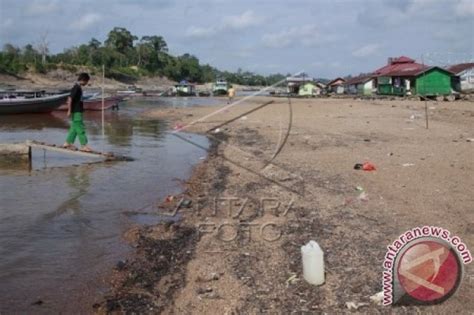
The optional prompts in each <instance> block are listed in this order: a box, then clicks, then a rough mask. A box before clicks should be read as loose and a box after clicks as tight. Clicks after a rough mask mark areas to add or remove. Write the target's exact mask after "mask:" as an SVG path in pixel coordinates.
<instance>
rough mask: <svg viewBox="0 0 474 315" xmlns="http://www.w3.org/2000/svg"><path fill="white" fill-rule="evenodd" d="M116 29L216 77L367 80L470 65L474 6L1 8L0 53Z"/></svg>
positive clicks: (94, 3) (424, 0)
mask: <svg viewBox="0 0 474 315" xmlns="http://www.w3.org/2000/svg"><path fill="white" fill-rule="evenodd" d="M115 26H119V27H125V28H127V29H128V30H130V31H131V32H132V33H133V34H134V35H137V36H139V37H141V36H144V35H161V36H163V37H164V38H165V40H166V42H167V43H168V46H169V49H170V52H171V53H172V54H175V55H180V54H184V53H190V54H192V55H195V56H196V57H198V58H199V60H200V61H201V62H202V63H209V64H211V65H212V66H215V67H217V68H219V69H221V70H230V71H236V70H237V69H239V68H241V69H242V70H248V71H253V72H257V73H261V74H270V73H277V72H279V73H297V72H300V71H304V72H306V73H308V74H310V75H312V76H314V77H318V78H334V77H337V76H344V75H347V74H352V75H357V74H359V73H361V72H371V71H373V70H374V69H376V68H379V67H381V66H383V65H384V64H385V63H386V62H387V58H388V57H396V56H401V55H406V56H409V57H412V58H414V59H416V60H420V61H421V58H422V57H423V60H424V62H425V63H426V64H431V65H445V64H449V63H455V62H461V61H468V60H472V58H473V57H474V35H473V34H474V0H291V1H290V0H272V1H270V0H250V1H249V0H179V1H172V0H74V1H71V0H30V1H25V0H0V45H1V46H3V45H4V44H5V43H12V44H14V45H17V46H24V45H25V44H27V43H32V44H38V43H39V41H40V39H41V37H42V36H45V35H46V36H47V37H46V38H47V41H48V43H49V47H50V51H52V52H53V53H57V52H61V51H63V50H64V49H65V48H69V47H71V46H77V45H79V44H81V43H87V42H88V41H89V40H90V39H91V38H92V37H95V38H97V39H99V40H100V41H104V40H105V39H106V37H107V33H108V32H109V31H110V30H111V29H112V28H113V27H115Z"/></svg>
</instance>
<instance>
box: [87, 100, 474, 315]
mask: <svg viewBox="0 0 474 315" xmlns="http://www.w3.org/2000/svg"><path fill="white" fill-rule="evenodd" d="M269 101H272V103H271V104H269V105H268V106H265V107H263V108H261V109H259V110H256V111H254V112H252V113H248V114H245V113H246V112H247V111H250V110H252V109H255V108H257V107H258V106H260V105H261V104H265V103H267V102H269ZM240 102H241V103H240ZM223 103H225V100H224V99H223ZM236 103H237V104H236V105H235V106H233V107H231V108H228V109H225V110H223V107H219V106H217V107H216V106H209V107H206V106H200V107H192V108H166V109H156V110H151V111H149V112H147V113H145V114H144V118H158V117H159V118H164V119H167V120H169V121H171V124H172V125H174V126H175V129H182V130H183V132H176V134H175V135H176V136H177V137H180V138H181V139H182V140H183V141H185V142H188V140H187V136H186V131H189V132H195V133H202V134H206V135H208V137H209V139H210V140H211V141H212V143H213V145H212V147H211V149H210V150H209V153H208V157H207V159H205V160H203V162H202V163H200V164H199V165H198V166H197V167H196V168H195V169H194V172H193V176H192V177H191V178H190V179H189V180H188V181H187V182H186V183H185V184H184V189H185V190H184V192H183V194H182V195H181V196H176V198H175V199H174V200H172V201H170V202H164V203H163V204H162V208H163V211H171V212H173V210H176V209H177V208H179V210H178V212H179V213H180V215H182V217H183V218H182V220H181V221H179V222H178V223H172V222H169V223H166V224H160V225H158V226H154V227H146V228H138V227H137V228H135V229H132V230H131V231H129V232H128V233H127V234H126V235H125V239H126V240H127V241H128V242H130V244H132V245H133V246H134V247H136V255H135V257H134V258H133V259H131V260H129V261H126V262H123V263H121V264H119V265H118V266H117V268H116V271H115V272H114V273H115V275H114V279H115V280H114V282H113V289H112V292H111V293H110V294H109V295H108V296H107V297H106V299H105V301H104V302H103V303H102V304H100V305H96V308H97V311H98V312H99V313H102V312H138V313H143V312H162V313H164V314H191V313H199V314H240V313H242V314H257V313H272V314H274V313H277V314H289V313H292V312H297V313H300V312H302V313H304V312H309V313H333V314H334V313H343V312H350V310H349V307H348V305H347V303H349V302H354V303H355V304H356V305H357V308H358V309H357V312H360V313H370V314H379V313H384V314H389V313H390V314H391V313H396V314H412V313H420V312H424V313H430V314H446V313H459V314H461V313H465V312H466V311H467V310H468V309H472V308H474V304H473V302H472V296H473V294H474V280H473V277H474V274H473V269H472V265H466V266H465V267H466V268H465V273H464V279H463V282H462V285H461V287H460V289H459V291H458V292H457V293H456V294H455V295H454V296H453V297H451V298H450V299H449V300H447V301H446V302H444V303H443V304H441V305H437V306H410V307H405V306H403V307H389V308H384V307H383V306H380V305H377V304H375V303H373V302H372V301H371V300H370V296H372V295H374V294H376V293H377V292H380V291H381V290H382V285H381V284H382V269H383V268H382V262H383V259H384V256H385V253H386V251H387V246H388V245H389V244H391V243H392V241H393V240H394V239H396V238H397V237H398V236H399V235H400V234H402V233H403V232H405V231H407V230H409V229H411V228H414V227H417V226H424V225H433V226H439V227H443V228H446V229H448V230H449V231H450V232H451V233H453V234H456V235H458V236H460V237H461V238H462V240H463V242H464V243H465V244H467V246H468V247H469V246H470V247H471V251H472V246H474V224H473V222H474V212H473V209H472V206H473V205H474V178H473V177H472V176H471V175H470V174H472V172H473V170H474V159H473V156H474V142H473V141H474V139H473V138H474V133H473V132H474V129H473V126H474V124H473V122H474V103H472V102H465V101H458V102H450V103H448V102H440V103H437V102H429V103H428V112H429V128H428V129H426V128H425V116H424V108H425V107H424V106H425V103H424V102H420V101H400V100H397V101H389V100H384V101H381V100H372V101H371V100H364V101H362V100H354V99H325V98H324V99H292V100H291V105H290V103H289V101H288V99H285V98H270V97H254V98H251V99H248V100H243V101H242V100H238V101H237V102H236ZM216 110H219V111H220V112H218V113H217V114H216V113H215V111H216ZM211 113H214V114H213V115H211ZM236 117H240V118H237V119H235V118H236ZM229 120H230V122H229ZM216 127H217V128H218V129H216ZM363 162H371V163H373V164H374V165H375V167H376V170H375V171H372V172H365V171H362V170H355V169H354V168H353V167H354V165H355V164H356V163H363ZM362 192H363V193H362ZM181 199H184V200H191V201H192V204H191V206H189V207H177V206H178V204H179V201H180V200H181ZM309 240H316V241H317V242H318V243H319V244H320V245H321V247H322V249H323V251H324V254H325V262H326V267H325V268H326V282H325V284H324V285H322V286H318V287H316V286H311V285H309V284H308V283H306V282H305V281H304V280H303V278H302V269H301V252H300V248H301V246H302V245H304V244H305V243H307V242H308V241H309ZM352 311H354V310H352Z"/></svg>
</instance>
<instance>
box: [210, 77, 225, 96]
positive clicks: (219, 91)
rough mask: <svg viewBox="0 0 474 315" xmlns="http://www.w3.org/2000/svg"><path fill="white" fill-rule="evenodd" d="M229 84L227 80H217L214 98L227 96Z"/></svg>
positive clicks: (213, 89) (214, 86)
mask: <svg viewBox="0 0 474 315" xmlns="http://www.w3.org/2000/svg"><path fill="white" fill-rule="evenodd" d="M228 90H229V84H228V83H227V81H225V80H217V81H216V83H214V85H213V87H212V94H213V95H214V96H219V95H227V91H228Z"/></svg>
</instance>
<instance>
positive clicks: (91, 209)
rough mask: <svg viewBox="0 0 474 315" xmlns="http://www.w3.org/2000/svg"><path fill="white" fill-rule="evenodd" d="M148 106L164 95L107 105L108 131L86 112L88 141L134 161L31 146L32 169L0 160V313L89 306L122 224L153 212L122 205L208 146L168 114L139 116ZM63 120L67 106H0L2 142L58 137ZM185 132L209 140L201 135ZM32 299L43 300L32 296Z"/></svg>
mask: <svg viewBox="0 0 474 315" xmlns="http://www.w3.org/2000/svg"><path fill="white" fill-rule="evenodd" d="M154 106H160V105H159V104H158V105H157V104H154V103H153V102H151V101H149V103H147V104H140V103H134V104H133V105H125V106H122V109H121V110H120V111H119V112H118V113H117V112H108V113H107V114H106V117H105V121H106V124H105V128H104V129H105V139H103V138H102V129H101V125H100V122H101V114H100V113H86V115H85V118H86V128H87V132H88V136H89V139H90V142H91V146H92V147H94V148H100V149H102V150H104V151H113V152H116V153H117V154H122V155H127V156H131V157H133V158H134V159H135V160H134V161H132V162H118V163H101V164H84V163H82V162H85V161H90V159H88V158H76V157H70V156H64V154H59V153H51V152H47V153H46V156H44V155H43V152H42V150H35V152H33V171H31V172H29V171H28V170H2V169H0V191H1V197H0V198H1V200H0V313H2V312H6V313H11V312H22V313H25V312H26V313H37V312H43V313H51V312H53V313H58V312H63V313H71V312H74V313H77V312H83V313H90V312H91V308H90V305H91V304H92V303H93V299H94V298H95V297H97V293H98V292H102V291H101V290H104V289H105V288H106V287H107V285H106V284H104V283H102V282H101V281H100V279H101V276H102V275H103V274H104V272H106V271H108V270H110V269H111V267H112V266H113V265H114V263H115V262H116V261H117V260H118V259H122V258H123V257H124V256H125V255H126V254H127V253H128V251H129V248H128V246H126V245H125V244H124V243H123V242H122V241H121V239H120V237H121V234H122V233H123V232H124V231H125V230H126V229H127V228H128V227H130V225H131V224H132V223H135V222H139V223H145V224H146V223H155V221H156V217H157V216H155V215H153V213H149V212H150V211H149V210H147V212H146V213H145V214H143V215H140V214H136V215H134V218H131V216H130V215H127V214H126V213H128V212H130V211H133V210H136V209H143V208H146V206H147V205H152V204H156V202H157V201H159V200H163V198H164V197H165V196H166V195H168V194H175V193H177V192H179V190H180V189H181V187H180V186H179V184H178V183H179V182H178V181H176V180H174V179H176V178H179V179H184V178H186V177H187V176H189V174H190V171H191V167H192V166H193V165H194V164H195V163H196V162H197V161H199V159H200V158H201V157H203V156H204V155H205V152H204V151H203V150H202V149H199V148H197V147H195V146H192V145H190V144H189V143H186V142H184V141H182V140H181V139H179V138H177V137H174V136H173V135H171V134H170V133H167V123H166V122H165V121H161V120H154V121H147V120H140V119H136V118H135V117H136V115H135V114H136V113H138V112H140V111H142V110H144V109H149V108H150V107H154ZM22 123H23V124H24V125H23V126H22ZM68 126H69V123H68V121H67V118H66V117H65V115H64V113H59V114H57V113H54V115H52V116H49V115H21V117H20V116H8V117H7V116H0V142H20V141H24V140H26V139H35V140H41V141H44V142H48V143H56V144H62V143H63V142H64V138H65V136H66V131H67V128H68ZM186 137H189V138H191V139H192V141H194V142H197V143H199V144H200V145H203V146H207V145H208V143H207V139H206V138H205V137H202V136H198V135H192V134H187V135H186ZM37 151H39V152H37ZM73 165H76V166H73ZM147 209H150V207H148V208H147ZM137 218H138V219H137ZM38 300H41V301H42V302H43V303H42V304H41V305H31V304H32V303H34V302H36V301H38Z"/></svg>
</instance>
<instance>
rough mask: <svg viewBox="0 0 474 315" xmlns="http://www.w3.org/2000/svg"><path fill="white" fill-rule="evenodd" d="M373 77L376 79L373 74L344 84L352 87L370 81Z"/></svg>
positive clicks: (352, 79) (349, 80) (361, 76)
mask: <svg viewBox="0 0 474 315" xmlns="http://www.w3.org/2000/svg"><path fill="white" fill-rule="evenodd" d="M373 77H374V75H373V74H368V75H360V76H358V77H355V78H351V79H348V80H347V81H346V82H345V83H344V84H345V85H352V84H358V83H365V82H367V81H370V80H371V79H372V78H373Z"/></svg>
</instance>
